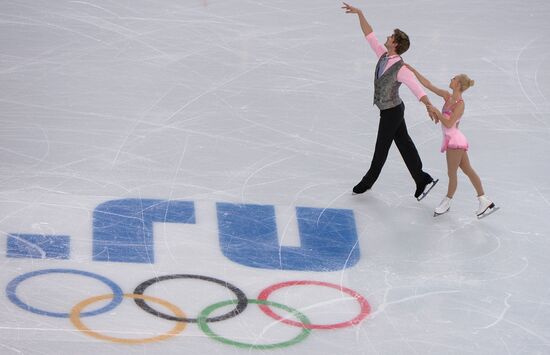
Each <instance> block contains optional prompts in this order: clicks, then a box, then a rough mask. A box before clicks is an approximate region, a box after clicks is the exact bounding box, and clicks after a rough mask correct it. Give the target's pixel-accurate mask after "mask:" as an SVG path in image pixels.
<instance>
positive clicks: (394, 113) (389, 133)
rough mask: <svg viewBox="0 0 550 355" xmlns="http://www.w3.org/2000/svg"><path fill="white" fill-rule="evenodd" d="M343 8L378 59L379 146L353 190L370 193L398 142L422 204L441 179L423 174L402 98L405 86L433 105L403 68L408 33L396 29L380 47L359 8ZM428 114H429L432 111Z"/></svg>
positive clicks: (407, 47) (376, 98) (407, 44)
mask: <svg viewBox="0 0 550 355" xmlns="http://www.w3.org/2000/svg"><path fill="white" fill-rule="evenodd" d="M342 9H345V10H346V13H352V14H357V15H358V16H359V24H360V25H361V29H362V30H363V33H364V34H365V37H366V39H367V41H368V42H369V45H370V46H371V48H372V50H373V51H374V53H375V54H376V56H377V57H378V64H377V65H376V71H375V74H374V75H375V79H374V104H375V105H376V106H378V108H379V109H380V123H379V125H378V135H377V137H376V146H375V149H374V155H373V157H372V162H371V166H370V168H369V171H367V174H366V175H365V176H364V177H363V178H362V179H361V181H360V182H359V183H358V184H357V185H356V186H355V187H354V188H353V192H354V194H362V193H363V192H365V191H367V190H370V188H371V187H372V185H373V184H374V183H375V181H376V179H378V176H379V175H380V172H381V171H382V167H383V166H384V163H385V162H386V158H387V157H388V151H389V150H390V147H391V144H392V141H395V144H396V145H397V149H399V153H401V156H402V157H403V160H404V161H405V164H406V165H407V168H408V170H409V172H410V174H411V176H412V178H413V179H414V181H415V183H416V191H415V193H414V197H416V199H417V200H418V201H420V200H422V199H423V198H424V197H426V195H427V194H428V192H430V190H431V189H432V188H433V187H434V186H435V184H436V183H437V182H438V181H439V180H434V179H433V178H432V177H431V176H430V175H429V174H428V173H426V172H424V171H422V160H420V156H419V155H418V151H417V150H416V147H415V145H414V142H413V141H412V139H411V137H410V136H409V133H408V132H407V125H406V124H405V105H404V104H403V101H402V100H401V98H400V97H399V86H401V83H403V84H405V85H406V86H407V87H408V88H409V89H410V90H411V91H412V93H413V94H414V95H415V96H416V97H417V98H418V99H419V100H420V101H421V102H422V103H423V104H424V105H426V109H427V108H428V107H429V106H431V103H430V100H429V99H428V96H427V95H426V93H425V92H424V90H423V89H422V87H421V86H420V84H419V83H418V81H417V80H416V77H415V76H414V74H413V73H412V72H411V71H410V70H409V69H408V68H407V67H406V66H404V63H403V59H402V58H401V56H400V55H401V54H403V53H405V52H406V51H407V49H409V46H410V42H409V37H408V36H407V34H406V33H405V32H403V31H400V30H399V29H395V30H394V31H393V34H392V35H391V36H388V37H387V40H386V43H384V45H381V44H380V43H379V42H378V39H377V38H376V36H375V35H374V32H373V30H372V27H371V26H370V24H369V23H368V22H367V20H366V19H365V16H364V15H363V12H362V11H361V10H360V9H358V8H355V7H353V6H351V5H348V4H346V3H344V6H342ZM428 113H429V114H430V111H428ZM430 118H431V119H432V120H434V121H435V122H436V123H437V122H438V120H437V119H434V118H432V116H431V114H430Z"/></svg>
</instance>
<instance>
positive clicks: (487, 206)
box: [476, 195, 499, 219]
mask: <svg viewBox="0 0 550 355" xmlns="http://www.w3.org/2000/svg"><path fill="white" fill-rule="evenodd" d="M477 199H478V200H479V208H478V209H477V212H476V215H477V219H482V218H485V217H487V216H488V215H490V214H493V213H494V212H496V211H498V210H499V207H496V206H495V204H494V203H493V201H491V200H489V199H488V198H487V196H485V195H483V196H478V198H477Z"/></svg>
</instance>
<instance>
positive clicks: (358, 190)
mask: <svg viewBox="0 0 550 355" xmlns="http://www.w3.org/2000/svg"><path fill="white" fill-rule="evenodd" d="M368 190H370V186H368V185H367V183H366V181H365V178H363V179H361V181H359V183H358V184H357V185H355V186H354V187H353V192H352V195H358V194H362V193H364V192H365V191H368Z"/></svg>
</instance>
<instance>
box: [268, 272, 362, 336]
mask: <svg viewBox="0 0 550 355" xmlns="http://www.w3.org/2000/svg"><path fill="white" fill-rule="evenodd" d="M301 285H317V286H326V287H330V288H334V289H337V290H339V291H343V292H345V293H347V294H348V295H350V296H352V297H353V298H355V299H356V300H357V302H359V305H360V306H361V311H360V312H359V315H358V316H357V317H355V318H353V319H352V320H349V321H347V322H341V323H334V324H303V323H301V322H296V321H293V320H290V319H285V318H283V317H281V316H279V315H278V314H276V313H275V312H273V311H272V310H271V308H269V306H267V305H265V304H262V305H260V309H261V310H262V311H263V312H264V313H265V314H267V315H268V316H270V317H271V318H274V319H275V320H278V321H281V322H283V323H285V324H288V325H293V326H295V327H300V328H306V329H336V328H345V327H350V326H353V325H356V324H359V323H360V322H361V321H362V320H363V319H365V318H366V317H367V316H368V315H369V313H370V305H369V303H368V302H367V300H366V299H365V298H364V297H363V296H361V295H360V294H358V293H357V292H355V291H353V290H351V289H349V288H346V287H343V286H340V285H336V284H331V283H328V282H322V281H287V282H281V283H278V284H275V285H272V286H269V287H267V288H266V289H264V290H263V291H262V292H260V295H259V296H258V299H259V300H262V301H267V298H268V297H269V295H271V294H272V293H273V292H274V291H277V290H278V289H280V288H283V287H287V286H301Z"/></svg>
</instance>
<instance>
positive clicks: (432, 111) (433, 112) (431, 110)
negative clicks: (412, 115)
mask: <svg viewBox="0 0 550 355" xmlns="http://www.w3.org/2000/svg"><path fill="white" fill-rule="evenodd" d="M426 110H427V111H428V115H429V116H430V119H431V120H432V121H434V123H435V124H438V123H439V115H440V114H441V113H440V112H439V110H438V109H437V108H436V107H435V106H433V105H432V104H431V103H428V104H427V105H426Z"/></svg>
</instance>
